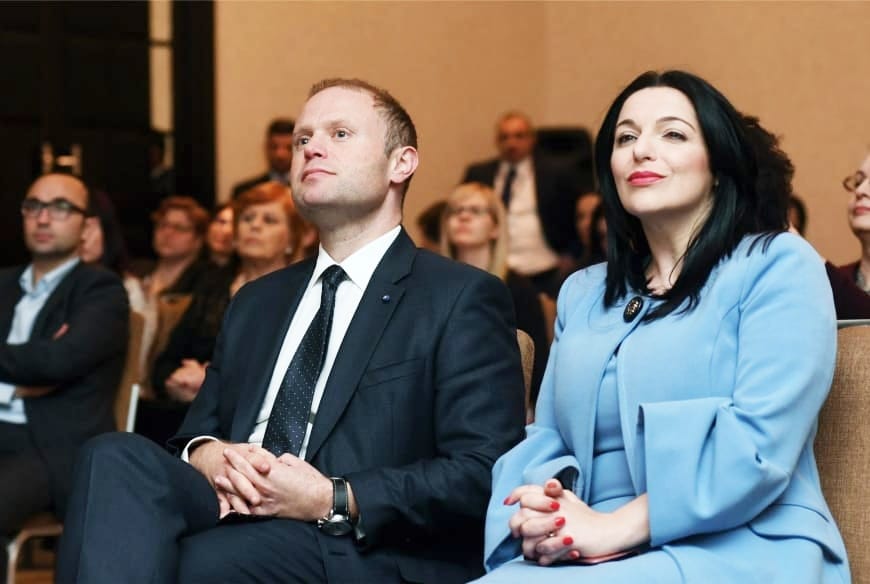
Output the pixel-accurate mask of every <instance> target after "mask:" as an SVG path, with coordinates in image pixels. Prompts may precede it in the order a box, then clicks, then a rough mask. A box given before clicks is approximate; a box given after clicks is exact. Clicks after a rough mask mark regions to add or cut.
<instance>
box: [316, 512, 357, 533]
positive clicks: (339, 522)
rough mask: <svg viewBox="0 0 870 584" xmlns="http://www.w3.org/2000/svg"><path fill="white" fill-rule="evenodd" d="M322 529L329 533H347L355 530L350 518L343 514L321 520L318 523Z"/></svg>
mask: <svg viewBox="0 0 870 584" xmlns="http://www.w3.org/2000/svg"><path fill="white" fill-rule="evenodd" d="M317 526H318V527H320V531H322V532H323V533H325V534H327V535H347V534H348V533H350V532H351V531H352V530H353V525H351V523H350V520H348V519H347V518H346V517H344V516H342V515H334V516H333V517H330V518H329V519H325V520H321V521H319V522H318V524H317Z"/></svg>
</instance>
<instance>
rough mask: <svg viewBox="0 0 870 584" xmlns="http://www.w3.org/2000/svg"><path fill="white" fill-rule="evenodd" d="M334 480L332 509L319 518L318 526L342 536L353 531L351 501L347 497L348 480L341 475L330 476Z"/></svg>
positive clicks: (327, 532) (328, 532)
mask: <svg viewBox="0 0 870 584" xmlns="http://www.w3.org/2000/svg"><path fill="white" fill-rule="evenodd" d="M329 480H331V481H332V509H330V510H329V513H328V514H327V515H326V517H323V518H321V519H318V520H317V527H319V528H320V531H322V532H323V533H325V534H327V535H334V536H341V535H347V534H348V533H350V532H351V531H353V522H352V521H351V520H350V501H348V497H347V481H346V480H344V479H343V478H340V477H329Z"/></svg>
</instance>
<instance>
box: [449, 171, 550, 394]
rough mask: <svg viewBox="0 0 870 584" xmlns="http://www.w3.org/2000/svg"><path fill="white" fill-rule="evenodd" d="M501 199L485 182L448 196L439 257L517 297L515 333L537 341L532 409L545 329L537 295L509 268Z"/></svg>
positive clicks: (544, 350) (543, 361)
mask: <svg viewBox="0 0 870 584" xmlns="http://www.w3.org/2000/svg"><path fill="white" fill-rule="evenodd" d="M505 215H506V213H505V209H504V205H503V204H502V202H501V200H500V199H499V198H498V197H497V196H496V194H495V191H493V190H492V189H491V188H489V187H488V186H486V185H484V184H482V183H465V184H461V185H459V186H458V187H456V188H455V189H454V190H453V192H452V193H450V195H449V196H448V197H447V206H446V208H445V210H444V215H443V218H442V223H441V252H442V253H443V254H444V255H446V256H447V257H450V258H452V259H455V260H458V261H460V262H464V263H466V264H471V265H472V266H475V267H477V268H480V269H481V270H485V271H487V272H489V273H491V274H494V275H496V276H498V277H499V278H501V279H502V280H503V281H504V283H505V284H506V285H507V287H508V289H509V290H510V292H511V296H513V301H514V308H515V310H516V315H517V328H518V329H520V330H522V331H525V332H526V333H528V334H529V336H530V337H532V340H533V341H534V342H535V363H534V368H533V370H532V387H531V405H532V406H534V403H535V400H536V399H537V396H538V389H539V388H540V386H541V378H542V376H543V374H544V367H545V366H546V364H547V355H548V354H549V343H548V342H547V324H546V321H545V320H544V313H543V310H542V308H541V303H540V300H539V299H538V291H537V290H536V289H535V287H534V286H533V285H532V284H531V282H529V280H528V279H526V278H524V277H523V276H520V275H519V274H517V273H515V272H513V271H512V270H510V269H508V266H507V248H508V234H507V221H506V217H505Z"/></svg>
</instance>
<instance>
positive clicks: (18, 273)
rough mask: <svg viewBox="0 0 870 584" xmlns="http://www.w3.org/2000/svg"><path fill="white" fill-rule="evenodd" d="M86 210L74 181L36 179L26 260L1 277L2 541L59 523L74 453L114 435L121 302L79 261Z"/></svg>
mask: <svg viewBox="0 0 870 584" xmlns="http://www.w3.org/2000/svg"><path fill="white" fill-rule="evenodd" d="M87 205H88V193H87V190H86V189H85V186H84V185H83V184H82V183H81V182H80V181H79V180H77V179H75V178H73V177H71V176H65V175H59V174H50V175H46V176H43V177H42V178H40V179H38V180H37V181H36V182H34V183H33V185H32V186H31V187H30V189H29V190H28V193H27V195H26V197H25V198H24V201H23V202H22V204H21V213H22V216H23V222H24V235H25V241H26V245H27V248H28V249H29V250H30V253H31V256H32V262H31V263H30V264H29V265H28V266H26V267H18V268H8V269H5V270H3V271H0V335H2V339H3V341H4V342H3V344H0V529H2V533H0V539H2V538H6V537H9V536H11V535H13V534H14V533H15V532H16V531H18V529H19V528H20V527H21V524H22V523H23V522H24V521H25V520H26V519H27V518H28V517H29V516H31V515H33V514H35V513H37V512H39V511H44V510H53V511H55V512H56V513H57V514H58V515H59V516H62V515H63V512H64V509H65V504H66V500H67V497H68V495H69V491H70V487H71V485H70V483H71V481H72V465H73V460H74V459H75V454H76V450H77V449H78V447H79V446H80V445H81V444H83V443H84V442H85V441H86V440H87V439H88V438H90V437H92V436H94V435H96V434H99V433H101V432H107V431H111V430H113V429H114V428H115V423H114V416H113V413H112V411H113V408H112V406H113V403H114V397H115V391H116V389H117V387H118V383H119V381H120V376H121V370H122V368H123V365H124V353H125V348H126V341H127V326H128V319H129V313H128V308H127V295H126V292H125V291H124V287H123V285H122V284H121V281H120V280H119V279H118V277H117V276H115V275H114V274H113V273H111V272H108V271H105V270H102V269H98V268H94V267H90V266H86V265H83V264H81V263H80V262H79V259H78V246H79V242H80V241H81V238H82V233H83V231H84V230H85V229H86V228H89V227H86V224H87V223H86V221H85V216H84V215H85V209H86V208H87ZM3 549H4V550H5V545H3ZM3 566H4V568H5V562H3ZM0 571H2V569H0Z"/></svg>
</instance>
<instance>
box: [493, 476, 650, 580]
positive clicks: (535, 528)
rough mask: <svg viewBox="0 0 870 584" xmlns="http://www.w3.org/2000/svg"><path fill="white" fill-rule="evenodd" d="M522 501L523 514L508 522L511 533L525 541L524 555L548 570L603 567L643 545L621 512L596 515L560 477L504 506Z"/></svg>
mask: <svg viewBox="0 0 870 584" xmlns="http://www.w3.org/2000/svg"><path fill="white" fill-rule="evenodd" d="M517 503H518V504H519V510H518V511H517V512H516V513H514V514H513V516H511V519H510V521H509V523H508V524H509V526H510V530H511V535H512V536H513V537H515V538H522V540H523V541H522V550H523V557H525V558H526V559H527V560H533V561H536V562H538V564H540V565H542V566H548V565H550V564H553V563H556V562H565V561H569V562H577V563H585V564H597V563H600V562H605V561H608V560H612V559H616V558H619V557H622V556H624V555H627V554H629V553H631V551H632V550H631V548H632V547H633V546H634V545H637V543H635V542H634V541H633V540H635V539H636V538H635V537H632V536H631V534H630V533H629V532H628V530H627V529H626V528H627V525H626V523H627V522H625V521H623V517H622V516H621V514H620V513H619V512H618V511H617V512H614V513H602V512H599V511H595V510H594V509H592V508H591V507H589V506H588V505H587V504H586V503H584V502H583V501H581V500H580V499H579V498H578V497H577V496H576V495H575V494H574V493H573V492H571V491H569V490H567V489H565V488H563V487H562V484H561V483H560V482H559V481H558V480H556V479H550V480H548V481H547V482H546V483H545V484H544V486H540V485H523V486H521V487H517V488H516V489H514V490H513V492H511V494H510V495H508V497H507V498H506V499H505V500H504V504H505V505H514V504H517Z"/></svg>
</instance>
